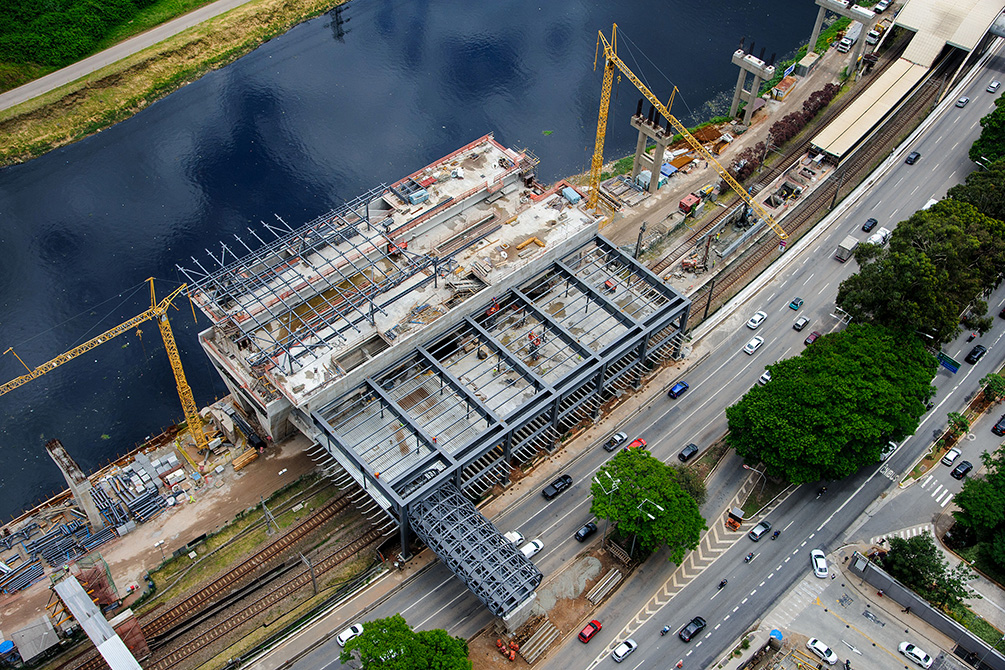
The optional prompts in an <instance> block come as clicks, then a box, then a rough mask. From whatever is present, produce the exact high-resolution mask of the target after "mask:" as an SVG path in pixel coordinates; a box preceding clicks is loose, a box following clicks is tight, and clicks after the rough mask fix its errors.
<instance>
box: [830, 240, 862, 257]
mask: <svg viewBox="0 0 1005 670" xmlns="http://www.w3.org/2000/svg"><path fill="white" fill-rule="evenodd" d="M857 246H858V238H856V237H853V236H851V235H849V236H848V237H846V238H844V240H843V241H842V242H841V244H839V245H838V248H837V252H836V253H835V254H834V258H836V259H838V260H839V261H841V262H842V263H844V262H845V261H846V260H848V258H849V257H850V256H851V254H852V252H853V251H855V247H857Z"/></svg>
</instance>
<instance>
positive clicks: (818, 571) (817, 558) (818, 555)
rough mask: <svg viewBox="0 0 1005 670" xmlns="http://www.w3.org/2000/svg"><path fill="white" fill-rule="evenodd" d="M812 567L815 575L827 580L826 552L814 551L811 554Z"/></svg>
mask: <svg viewBox="0 0 1005 670" xmlns="http://www.w3.org/2000/svg"><path fill="white" fill-rule="evenodd" d="M810 565H812V566H813V574H814V575H816V576H817V577H819V578H820V579H827V557H826V556H824V552H822V551H820V550H819V549H814V550H813V551H811V552H810Z"/></svg>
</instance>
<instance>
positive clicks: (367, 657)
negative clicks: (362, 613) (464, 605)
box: [339, 614, 471, 670]
mask: <svg viewBox="0 0 1005 670" xmlns="http://www.w3.org/2000/svg"><path fill="white" fill-rule="evenodd" d="M354 658H358V659H359V662H360V665H361V667H362V670H371V669H372V670H378V669H380V670H424V669H425V668H435V669H436V670H471V661H469V660H468V643H467V641H466V640H464V639H463V638H459V637H451V636H450V635H449V634H448V633H447V632H446V631H445V630H423V631H418V632H415V631H413V630H412V627H411V626H409V625H408V622H406V621H405V619H404V617H402V616H401V615H400V614H395V615H394V616H391V617H388V618H386V619H376V620H374V621H367V622H365V623H364V624H363V633H362V635H359V636H357V637H354V638H353V639H351V640H349V642H347V643H346V645H345V647H343V648H342V653H341V655H340V656H339V661H341V662H342V663H349V662H350V661H352V660H353V659H354Z"/></svg>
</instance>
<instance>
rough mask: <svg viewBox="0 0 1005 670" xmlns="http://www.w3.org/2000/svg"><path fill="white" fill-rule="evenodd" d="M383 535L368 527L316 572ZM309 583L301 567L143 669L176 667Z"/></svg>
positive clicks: (308, 576)
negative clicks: (274, 586)
mask: <svg viewBox="0 0 1005 670" xmlns="http://www.w3.org/2000/svg"><path fill="white" fill-rule="evenodd" d="M382 537H383V535H382V533H381V531H380V529H378V528H370V529H369V530H367V531H365V532H364V533H362V534H360V535H358V536H357V537H356V538H354V539H352V540H350V541H349V542H348V544H346V545H345V546H344V547H342V548H341V549H339V550H338V551H336V552H335V553H333V554H331V555H330V556H328V557H326V558H325V559H323V560H321V561H319V562H317V563H315V564H314V572H315V574H324V573H325V572H327V571H329V570H331V569H332V568H334V567H336V566H338V565H339V564H341V563H344V562H345V561H347V560H348V559H350V558H352V557H353V556H355V555H356V554H358V553H360V552H361V551H363V549H365V548H366V547H368V546H370V545H371V544H374V543H375V542H377V541H378V540H380V539H381V538H382ZM310 583H311V572H310V570H307V569H305V570H302V571H301V572H300V573H299V574H297V575H295V576H293V577H291V578H290V579H288V580H287V581H285V582H283V583H282V584H280V585H279V586H277V587H276V588H274V589H272V590H271V591H269V592H268V593H264V594H262V595H260V596H259V597H258V598H256V599H255V600H254V601H252V602H251V603H249V604H248V605H246V606H245V607H244V608H242V609H241V610H239V611H237V612H233V613H232V614H230V615H228V616H227V618H226V619H225V620H224V621H222V622H221V623H219V624H217V625H215V626H213V627H212V628H210V629H209V630H207V631H205V632H203V633H200V634H199V635H197V636H196V637H194V638H193V639H191V640H189V641H188V642H186V643H184V644H182V645H181V646H180V647H178V648H176V649H174V650H173V651H171V652H170V653H168V654H167V655H165V656H163V657H162V658H159V659H157V660H156V661H154V662H153V663H148V664H147V665H145V666H144V667H145V669H146V670H169V669H170V668H174V667H176V666H177V665H178V664H179V663H180V662H182V661H184V660H185V659H187V658H188V657H189V656H192V655H193V654H195V653H196V652H199V651H202V650H203V649H205V648H206V647H207V646H208V645H210V644H212V643H213V642H214V641H216V640H218V639H220V638H221V637H223V636H224V635H227V634H228V633H230V632H231V631H233V630H235V629H237V628H238V627H240V626H241V625H243V624H245V623H247V622H248V621H250V620H251V619H253V618H254V617H256V616H258V615H259V614H261V613H263V612H265V611H267V610H269V609H270V608H271V607H273V606H275V605H276V604H277V603H279V602H281V601H282V600H284V599H285V598H287V597H289V596H290V595H292V594H294V593H296V592H297V591H298V590H300V589H301V588H303V587H305V586H307V585H309V584H310Z"/></svg>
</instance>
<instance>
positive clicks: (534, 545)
mask: <svg viewBox="0 0 1005 670" xmlns="http://www.w3.org/2000/svg"><path fill="white" fill-rule="evenodd" d="M542 549H544V542H542V541H541V540H531V541H530V542H528V543H527V544H525V545H523V546H522V547H520V553H521V554H523V555H524V556H526V557H527V558H528V559H529V558H531V557H532V556H536V555H537V554H538V553H540V551H541V550H542Z"/></svg>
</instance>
